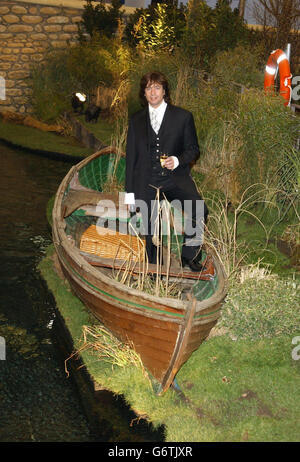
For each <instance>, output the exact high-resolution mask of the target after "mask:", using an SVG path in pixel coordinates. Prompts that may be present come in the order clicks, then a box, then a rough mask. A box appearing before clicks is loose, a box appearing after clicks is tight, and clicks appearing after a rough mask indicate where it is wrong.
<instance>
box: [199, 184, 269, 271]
mask: <svg viewBox="0 0 300 462" xmlns="http://www.w3.org/2000/svg"><path fill="white" fill-rule="evenodd" d="M266 189H268V188H267V186H266V185H263V184H260V185H258V184H255V185H252V186H250V187H249V188H247V189H246V190H245V191H244V193H243V195H242V196H241V199H240V201H239V203H237V204H236V205H235V206H234V207H233V206H232V204H231V202H230V200H229V198H228V196H227V197H226V196H224V195H222V194H220V193H218V192H211V193H205V192H202V193H201V194H202V196H203V198H204V200H205V202H206V203H207V205H208V208H209V211H210V213H209V218H208V223H207V226H206V229H205V233H204V242H205V243H206V244H207V245H208V246H209V247H211V248H213V249H214V251H215V252H216V254H217V255H218V256H219V258H220V260H221V262H222V263H223V266H224V268H225V271H226V273H227V276H228V278H229V279H236V277H237V276H238V274H239V272H240V269H241V267H242V266H243V265H245V264H246V263H247V259H248V256H249V253H250V252H251V248H252V246H253V242H251V240H250V239H249V237H248V239H247V240H245V239H240V237H239V226H240V222H241V220H244V219H245V217H249V218H250V219H251V220H253V221H255V222H256V223H257V224H258V226H259V227H260V228H261V230H262V232H263V235H264V237H265V238H264V243H263V242H261V244H262V246H263V247H262V249H261V251H262V250H263V248H265V249H266V247H267V244H268V240H269V236H270V232H271V230H272V226H269V227H268V228H267V227H266V225H265V224H264V222H263V220H262V219H261V216H260V214H259V213H258V211H257V206H258V204H262V205H263V207H267V206H270V207H272V203H268V201H267V200H266ZM274 224H275V222H274Z"/></svg>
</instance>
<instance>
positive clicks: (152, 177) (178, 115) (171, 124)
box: [125, 72, 208, 271]
mask: <svg viewBox="0 0 300 462" xmlns="http://www.w3.org/2000/svg"><path fill="white" fill-rule="evenodd" d="M140 98H141V101H142V104H143V106H144V108H143V109H142V110H140V111H138V112H137V113H135V114H134V115H133V116H132V118H131V119H130V122H129V127H128V136H127V148H126V184H125V190H126V195H125V203H126V204H128V205H130V204H131V205H132V204H135V206H137V205H140V204H146V206H147V207H146V208H145V207H143V206H141V207H140V209H141V213H142V220H143V223H144V224H145V222H147V223H146V227H145V228H146V232H145V234H146V250H147V254H148V258H149V262H150V263H155V261H156V246H154V245H153V242H152V234H153V226H152V227H151V224H150V223H152V225H153V206H154V203H155V202H154V199H155V196H156V192H157V189H159V191H160V194H161V193H163V194H164V196H165V197H166V198H167V199H168V201H170V202H171V203H172V201H174V200H177V201H179V203H180V204H181V205H182V209H183V211H184V213H185V234H184V245H183V246H182V255H181V260H182V264H183V266H184V265H189V267H190V269H191V270H192V271H201V270H202V266H201V264H200V261H201V244H202V242H201V241H202V229H203V223H205V221H206V218H207V214H208V211H207V208H206V205H205V204H204V201H203V200H202V199H201V197H200V195H199V193H198V191H197V188H196V186H195V183H194V181H193V179H192V177H191V173H190V164H191V163H193V162H195V161H196V159H197V158H198V156H199V146H198V140H197V134H196V129H195V123H194V118H193V115H192V114H191V113H190V112H189V111H186V110H185V109H182V108H180V107H177V106H173V105H172V104H171V101H170V91H169V85H168V81H167V79H166V78H165V76H164V75H163V74H162V73H160V72H150V73H148V74H146V75H144V76H143V77H142V79H141V82H140ZM162 153H164V154H167V156H168V157H167V159H166V160H165V163H164V167H162V166H161V163H160V155H161V154H162ZM160 198H161V199H162V196H161V197H160ZM145 210H146V211H145ZM151 220H152V222H151ZM147 225H148V226H147Z"/></svg>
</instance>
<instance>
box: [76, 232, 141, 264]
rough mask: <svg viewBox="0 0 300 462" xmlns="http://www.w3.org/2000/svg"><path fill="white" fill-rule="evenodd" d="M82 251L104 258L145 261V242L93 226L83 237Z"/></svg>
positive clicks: (128, 235)
mask: <svg viewBox="0 0 300 462" xmlns="http://www.w3.org/2000/svg"><path fill="white" fill-rule="evenodd" d="M80 250H82V251H84V252H87V253H92V254H94V255H98V256H99V257H102V258H113V259H115V258H117V259H120V260H132V261H143V260H144V254H145V241H144V240H142V239H140V238H138V237H136V236H131V235H130V234H121V233H119V232H117V231H115V230H113V229H110V228H103V227H100V226H95V225H91V226H90V227H89V228H88V229H87V230H86V231H85V232H84V233H83V234H82V236H81V240H80Z"/></svg>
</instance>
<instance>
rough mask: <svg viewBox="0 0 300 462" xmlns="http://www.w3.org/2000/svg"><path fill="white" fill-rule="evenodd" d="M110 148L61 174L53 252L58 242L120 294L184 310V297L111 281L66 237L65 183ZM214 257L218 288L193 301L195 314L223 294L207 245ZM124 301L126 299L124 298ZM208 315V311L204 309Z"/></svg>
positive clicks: (224, 286) (223, 285)
mask: <svg viewBox="0 0 300 462" xmlns="http://www.w3.org/2000/svg"><path fill="white" fill-rule="evenodd" d="M111 152H115V148H113V147H111V146H109V147H107V148H104V149H102V150H100V151H97V152H95V153H94V154H91V155H90V156H88V157H86V158H85V159H83V160H82V161H81V162H79V163H78V164H76V165H74V166H73V167H72V168H71V169H70V170H69V172H68V173H67V174H66V175H65V177H64V178H63V180H62V182H61V183H60V185H59V188H58V190H57V193H56V196H55V202H54V206H53V212H52V218H53V224H52V230H53V231H52V232H53V242H54V245H55V248H56V252H57V254H58V257H59V258H60V255H59V249H58V246H59V245H61V246H63V247H64V250H65V252H66V253H67V254H68V255H69V258H72V259H73V260H74V262H75V263H76V264H77V265H78V266H79V267H80V268H81V269H82V270H83V271H84V272H85V273H86V274H87V275H90V276H91V277H93V278H94V279H96V280H99V279H101V280H102V282H103V283H105V284H109V285H112V286H113V287H114V289H115V290H117V291H119V292H120V293H121V294H124V295H123V297H124V296H125V297H130V296H132V295H134V296H135V297H137V298H141V297H142V299H144V300H146V301H149V302H151V303H158V304H159V305H166V306H170V307H171V308H174V309H176V310H179V309H180V311H184V312H185V311H186V309H187V305H188V303H189V302H188V301H187V300H176V299H173V298H168V297H158V296H155V295H151V294H147V293H145V292H143V291H140V290H137V289H132V288H128V287H127V286H125V285H124V284H122V283H121V282H118V281H115V280H114V279H111V278H109V277H108V276H106V275H105V274H104V273H103V272H101V271H99V270H97V269H96V268H94V267H93V266H92V265H90V264H89V263H88V262H87V260H86V259H85V258H84V257H83V256H82V255H81V254H80V251H79V249H78V248H77V247H75V246H73V245H72V244H71V242H70V241H69V239H68V237H67V234H66V232H65V227H66V224H65V221H64V219H63V218H61V217H62V213H61V211H62V201H63V197H64V195H65V192H66V189H67V187H68V185H69V184H70V181H71V179H72V178H73V177H74V175H76V173H78V171H79V170H81V169H82V168H83V167H84V166H85V165H86V164H88V163H89V162H91V161H92V160H94V159H96V158H97V157H100V156H101V155H105V154H109V153H111ZM122 157H124V154H122ZM211 251H212V253H213V257H214V265H215V268H216V272H217V275H218V278H219V281H218V288H217V290H216V291H215V292H214V293H213V295H212V296H211V297H209V298H208V299H205V300H202V301H199V300H197V304H196V314H199V313H200V312H201V311H204V310H206V309H208V308H210V307H211V306H215V305H216V304H218V303H221V302H222V301H223V299H224V297H225V296H226V292H227V283H226V277H225V272H224V270H223V268H222V266H221V264H220V262H219V258H218V257H217V255H216V254H215V252H214V251H213V249H211ZM162 301H163V302H162ZM124 302H125V303H126V300H124ZM208 315H209V313H208Z"/></svg>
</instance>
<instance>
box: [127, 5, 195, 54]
mask: <svg viewBox="0 0 300 462" xmlns="http://www.w3.org/2000/svg"><path fill="white" fill-rule="evenodd" d="M185 10H186V7H185V6H183V5H182V4H181V5H180V7H179V8H178V7H177V5H175V2H164V3H158V4H157V5H155V4H152V5H149V6H148V8H139V9H137V10H136V11H135V12H134V13H133V14H132V15H130V16H129V18H128V23H127V27H126V37H127V40H128V41H129V43H130V44H131V45H132V46H140V47H141V48H143V49H145V50H148V51H149V50H152V51H156V50H160V49H168V50H173V49H174V48H175V47H176V46H177V45H178V44H179V43H180V40H181V36H182V33H183V30H184V27H185V16H184V13H185ZM161 47H162V48H161Z"/></svg>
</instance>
